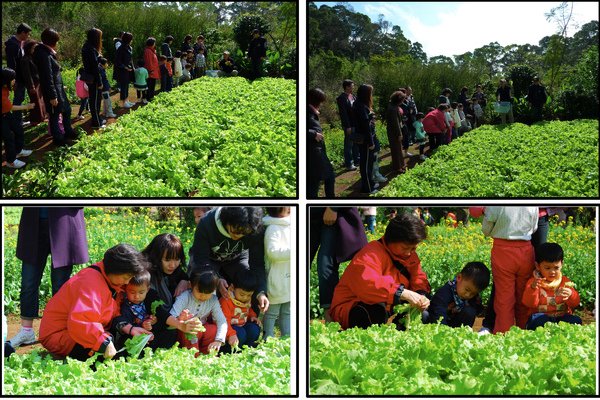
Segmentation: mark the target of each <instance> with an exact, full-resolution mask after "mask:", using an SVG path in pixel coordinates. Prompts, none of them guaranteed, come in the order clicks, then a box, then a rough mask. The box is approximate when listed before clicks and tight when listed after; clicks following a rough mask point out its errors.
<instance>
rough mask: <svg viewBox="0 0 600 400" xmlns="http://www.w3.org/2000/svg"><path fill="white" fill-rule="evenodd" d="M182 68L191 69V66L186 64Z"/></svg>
mask: <svg viewBox="0 0 600 400" xmlns="http://www.w3.org/2000/svg"><path fill="white" fill-rule="evenodd" d="M184 68H185V69H192V64H189V63H188V64H185V67H184Z"/></svg>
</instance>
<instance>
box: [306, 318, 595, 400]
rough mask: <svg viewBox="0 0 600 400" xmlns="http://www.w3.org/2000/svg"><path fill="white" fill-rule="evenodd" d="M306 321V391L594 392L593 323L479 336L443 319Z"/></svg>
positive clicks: (470, 393) (390, 392)
mask: <svg viewBox="0 0 600 400" xmlns="http://www.w3.org/2000/svg"><path fill="white" fill-rule="evenodd" d="M338 329H339V325H338V324H337V323H332V324H327V325H324V324H323V323H321V322H317V321H314V322H312V323H311V326H310V362H309V365H310V372H309V381H310V390H309V393H310V394H311V395H361V394H362V395H367V394H368V395H387V396H390V395H567V396H572V395H593V394H594V393H595V391H596V326H595V324H590V325H584V326H580V325H569V324H563V323H561V324H549V325H548V326H546V327H545V328H544V329H537V330H535V331H525V330H521V329H518V328H512V329H511V330H510V331H509V332H507V333H506V334H503V335H483V336H479V335H478V334H477V333H474V332H473V331H472V330H471V329H469V328H466V327H463V328H449V327H447V326H445V325H429V324H428V325H420V324H416V325H413V326H411V328H410V329H409V330H408V331H404V332H401V331H397V330H396V329H395V327H394V326H393V325H381V326H377V325H375V326H372V327H370V328H368V329H359V328H354V329H348V330H345V331H338Z"/></svg>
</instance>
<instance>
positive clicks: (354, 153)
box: [344, 132, 360, 168]
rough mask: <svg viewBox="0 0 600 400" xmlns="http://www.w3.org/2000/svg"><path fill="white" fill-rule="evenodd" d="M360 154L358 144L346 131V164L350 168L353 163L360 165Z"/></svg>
mask: <svg viewBox="0 0 600 400" xmlns="http://www.w3.org/2000/svg"><path fill="white" fill-rule="evenodd" d="M359 163H360V154H359V149H358V145H357V144H356V143H355V142H354V141H353V140H352V139H350V135H346V133H345V132H344V165H345V166H346V168H350V167H351V166H352V164H354V165H355V166H357V167H358V164H359Z"/></svg>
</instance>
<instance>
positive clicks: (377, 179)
mask: <svg viewBox="0 0 600 400" xmlns="http://www.w3.org/2000/svg"><path fill="white" fill-rule="evenodd" d="M373 180H374V181H375V182H379V183H384V182H387V178H386V177H385V176H383V175H381V174H379V175H375V176H374V177H373Z"/></svg>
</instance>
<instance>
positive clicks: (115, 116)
mask: <svg viewBox="0 0 600 400" xmlns="http://www.w3.org/2000/svg"><path fill="white" fill-rule="evenodd" d="M106 118H117V114H115V113H110V114H108V115H107V116H106Z"/></svg>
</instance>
